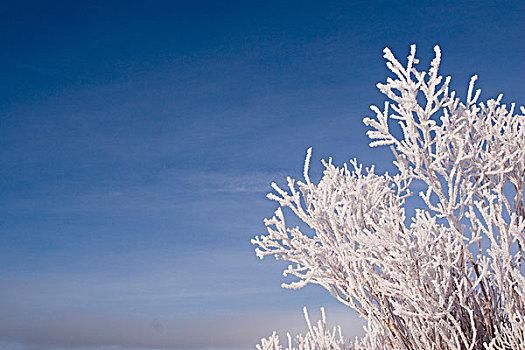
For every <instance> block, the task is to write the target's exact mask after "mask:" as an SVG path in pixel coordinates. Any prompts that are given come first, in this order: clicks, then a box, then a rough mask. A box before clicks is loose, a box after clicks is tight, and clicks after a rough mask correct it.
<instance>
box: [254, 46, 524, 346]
mask: <svg viewBox="0 0 525 350" xmlns="http://www.w3.org/2000/svg"><path fill="white" fill-rule="evenodd" d="M384 53H385V55H384V57H385V59H386V60H387V67H388V68H389V69H390V70H391V71H392V73H393V75H394V76H393V78H387V81H386V83H384V84H382V83H380V84H378V85H377V86H378V88H379V90H380V91H381V92H382V93H383V94H384V95H385V96H386V97H387V98H388V99H389V101H388V102H386V103H385V106H384V108H383V110H380V109H379V108H378V107H376V106H372V107H371V109H372V111H373V112H374V113H375V114H376V116H375V117H372V118H365V119H364V123H365V124H366V125H367V126H369V127H371V130H370V131H368V133H367V134H368V136H369V138H370V139H371V140H372V141H371V143H370V146H371V147H376V146H385V145H388V146H390V148H391V150H392V152H393V156H394V159H395V160H394V164H395V165H396V167H397V170H398V171H397V173H396V174H395V175H394V176H391V175H389V174H383V175H380V174H376V173H375V171H374V168H373V167H371V168H366V169H363V166H362V165H360V164H358V162H357V161H356V160H355V159H354V160H352V161H350V164H349V165H347V164H344V165H343V166H342V167H337V166H335V165H333V164H332V160H331V159H329V160H328V161H327V162H325V161H323V165H324V168H325V169H324V172H323V176H322V179H321V180H320V182H319V183H318V184H314V183H312V182H311V181H310V178H309V176H308V169H309V163H310V158H311V150H308V154H307V159H306V162H305V169H304V178H305V179H304V182H303V181H296V180H293V179H290V178H288V186H287V188H286V189H282V188H280V187H278V186H277V185H276V184H272V186H273V188H274V190H275V193H270V194H269V195H268V198H269V199H271V200H274V201H276V202H277V203H279V208H278V209H277V211H276V212H275V215H274V216H273V217H272V218H271V219H267V220H265V224H266V227H267V229H268V234H267V235H263V236H258V237H255V238H254V239H253V240H252V243H253V244H254V245H256V246H257V249H256V253H257V256H259V257H260V258H263V257H264V256H267V255H273V256H274V257H275V258H276V259H280V260H284V261H288V262H290V265H289V267H288V268H287V269H286V270H285V271H284V275H285V276H287V275H291V276H294V277H295V278H296V280H295V281H293V282H290V283H287V284H283V287H285V288H292V289H296V288H301V287H303V286H305V285H307V284H309V283H311V284H317V285H320V286H322V287H323V288H325V289H326V290H327V291H328V292H329V293H330V294H331V295H332V296H334V297H335V298H336V299H337V300H339V301H340V302H342V303H343V304H345V305H347V306H349V307H351V308H353V309H355V310H357V312H358V313H359V314H360V315H361V316H362V317H363V318H364V319H366V321H367V322H368V325H367V327H366V329H365V330H366V332H367V333H366V335H365V337H364V338H363V339H362V340H361V341H359V342H356V343H355V344H353V345H346V344H347V343H345V342H344V341H343V340H342V339H343V338H342V337H339V338H337V340H336V337H335V333H330V332H328V333H327V331H326V329H325V328H323V327H325V320H324V312H323V320H322V321H320V323H319V324H318V327H317V328H315V327H314V328H312V327H311V326H310V330H309V333H307V336H305V337H304V338H298V344H299V345H298V346H299V349H351V348H353V347H355V348H362V349H458V350H459V349H470V350H473V349H518V348H519V347H520V346H521V347H523V345H522V344H525V272H524V267H523V259H524V258H525V256H524V255H525V252H524V249H525V199H524V191H525V182H524V177H525V116H524V114H525V109H524V108H523V107H521V113H522V114H521V115H520V114H517V113H516V106H515V104H512V105H510V106H507V105H505V104H502V102H501V101H502V96H501V95H500V96H499V97H498V98H497V99H495V100H494V99H491V100H488V101H487V102H486V103H483V102H478V99H479V97H480V90H476V91H474V83H475V81H476V79H477V77H476V76H474V77H473V78H472V80H471V82H470V85H469V88H468V92H467V99H466V102H461V101H460V99H459V98H458V97H456V94H455V92H453V91H452V92H450V91H449V84H450V77H446V78H443V77H442V76H440V75H439V73H438V71H439V65H440V60H441V52H440V49H439V47H437V46H436V48H435V58H434V60H433V61H432V62H431V66H430V69H429V70H428V71H418V70H417V69H416V65H417V63H418V59H417V58H416V48H415V46H412V47H411V50H410V55H409V56H408V60H407V64H406V66H403V65H402V64H401V63H400V62H399V61H398V60H397V59H396V58H395V57H394V55H393V54H392V52H391V51H390V50H389V49H385V51H384ZM394 123H397V124H398V125H399V127H400V132H397V131H396V129H395V128H394V126H395V125H393V124H394ZM414 181H417V182H419V183H423V184H424V187H425V188H424V190H423V191H421V192H420V193H419V196H420V197H421V198H422V199H423V202H424V204H425V205H426V207H425V208H420V209H418V210H416V213H415V215H414V217H412V218H406V216H405V209H404V206H405V201H407V200H409V199H408V198H409V197H410V196H411V195H412V192H411V190H410V189H411V187H412V186H413V182H414ZM286 208H287V209H286ZM283 209H286V210H289V211H291V212H292V213H293V214H294V215H295V216H296V217H297V218H299V219H300V220H301V221H302V222H303V223H304V228H305V229H306V231H305V230H304V229H300V228H299V227H289V226H288V225H287V224H286V220H285V212H283ZM307 320H308V317H307ZM308 324H309V325H310V323H309V321H308ZM348 344H349V343H348ZM291 346H292V345H291V341H290V344H289V347H288V348H289V349H292V347H291ZM258 349H259V350H263V349H282V347H281V345H279V341H278V338H277V336H276V335H273V336H271V337H270V338H268V339H263V341H262V345H259V346H258ZM294 349H295V348H294Z"/></svg>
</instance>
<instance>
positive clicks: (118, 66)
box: [0, 0, 525, 350]
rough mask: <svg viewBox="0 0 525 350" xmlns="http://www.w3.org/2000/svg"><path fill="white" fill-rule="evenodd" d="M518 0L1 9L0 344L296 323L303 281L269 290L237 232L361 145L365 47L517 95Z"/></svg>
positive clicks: (362, 153)
mask: <svg viewBox="0 0 525 350" xmlns="http://www.w3.org/2000/svg"><path fill="white" fill-rule="evenodd" d="M524 15H525V6H524V3H523V2H522V1H475V2H452V1H439V2H437V1H388V2H386V1H384V2H383V1H344V2H343V1H338V2H325V1H323V2H321V1H317V2H316V1H259V2H253V1H223V2H215V1H192V2H190V1H151V2H147V3H146V2H137V1H120V2H119V1H111V0H109V1H99V2H97V1H90V2H86V1H74V2H66V1H63V2H60V1H46V2H44V1H40V2H39V1H18V2H16V3H13V2H10V3H8V2H2V3H1V4H0V17H1V20H0V28H1V30H0V38H1V39H0V43H1V45H2V54H1V55H0V73H1V79H0V159H1V164H2V167H1V169H0V348H2V349H11V350H26V349H55V350H71V349H79V350H85V349H90V350H92V349H112V350H128V349H154V348H165V349H214V350H219V349H234V348H239V349H249V348H253V347H254V344H255V343H257V342H258V341H259V339H260V338H261V337H263V336H268V335H269V334H271V332H272V330H274V329H276V330H279V331H283V330H286V329H290V330H293V331H299V330H304V323H303V319H302V307H303V306H308V307H309V310H310V313H311V314H312V319H316V318H317V317H318V316H319V311H318V309H319V307H320V306H322V305H325V306H326V308H327V315H328V319H329V321H330V323H331V324H335V323H338V322H341V323H343V325H344V330H345V333H346V334H347V335H348V336H353V335H357V334H360V333H361V330H360V328H361V323H360V321H359V320H357V319H356V317H355V314H353V313H351V312H348V311H347V310H346V309H345V308H344V307H343V306H340V305H338V304H337V303H336V302H335V301H333V300H332V299H331V298H330V297H329V296H328V295H327V294H328V293H327V292H325V291H323V290H320V288H316V287H312V286H309V287H307V288H305V289H304V290H299V291H288V290H283V289H281V288H280V283H282V282H283V281H284V280H283V277H282V275H281V271H282V267H283V265H282V264H280V263H276V262H274V261H272V260H271V259H269V258H266V259H265V260H263V261H260V260H259V259H257V258H256V257H255V254H254V253H253V247H252V246H251V244H250V239H251V238H252V237H253V236H255V235H260V234H264V233H265V228H264V225H263V219H264V218H265V217H270V216H272V214H273V211H274V210H275V209H276V205H275V204H274V203H272V202H270V201H269V200H267V199H266V198H265V194H266V193H267V192H269V191H270V190H271V188H270V186H269V184H270V182H271V181H276V182H279V183H283V180H284V178H285V177H286V176H287V175H291V176H293V177H300V176H301V173H302V165H303V161H304V156H305V153H306V149H307V148H309V147H313V150H314V153H313V157H312V164H313V165H312V171H313V173H314V177H315V176H316V174H317V176H318V175H319V173H320V170H321V165H320V162H319V160H320V159H322V158H327V157H329V156H332V157H333V158H334V162H335V163H337V164H342V163H343V162H346V161H348V160H349V159H350V158H353V157H357V158H358V160H360V161H361V162H363V163H365V164H372V163H376V164H377V166H378V169H379V170H382V171H384V170H385V169H390V163H391V158H390V156H389V154H388V152H387V151H386V150H383V149H370V148H368V146H367V142H368V141H367V139H366V135H365V132H366V130H367V129H366V127H365V126H364V125H363V124H362V122H361V120H362V118H363V117H364V116H370V115H372V113H371V112H370V110H369V106H370V105H371V104H376V105H378V106H382V105H383V102H384V98H383V97H382V95H381V94H379V93H378V91H377V89H376V88H375V84H376V83H377V82H379V81H384V80H385V79H386V77H387V76H388V70H387V69H386V68H385V65H384V61H383V58H382V50H383V48H384V47H385V46H389V47H390V48H391V49H392V51H393V52H394V54H395V55H396V56H397V57H398V58H399V59H400V60H401V61H402V62H404V60H405V58H406V56H407V54H408V52H409V46H410V44H413V43H415V44H417V46H418V57H419V58H420V59H421V66H423V67H428V64H429V61H430V59H431V58H432V55H433V47H434V45H436V44H439V45H440V46H441V49H442V66H441V73H442V74H443V75H451V76H452V81H453V82H452V87H453V89H455V90H456V91H457V92H458V94H459V96H461V97H464V96H466V89H467V84H468V81H469V79H470V76H471V75H473V74H478V75H479V80H478V83H477V86H478V87H480V88H481V89H482V91H483V92H482V95H481V99H482V100H485V99H488V98H491V97H495V96H496V95H497V94H498V93H500V92H502V93H504V94H505V98H504V101H505V102H506V103H509V102H518V103H521V104H524V103H525V101H524V100H523V98H524V87H523V81H524V78H525V72H524V68H523V62H525V40H524V38H525V26H524V21H523V16H524Z"/></svg>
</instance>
